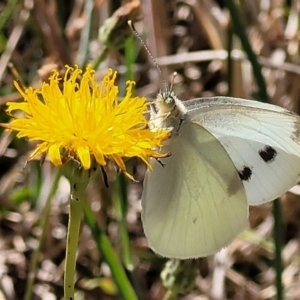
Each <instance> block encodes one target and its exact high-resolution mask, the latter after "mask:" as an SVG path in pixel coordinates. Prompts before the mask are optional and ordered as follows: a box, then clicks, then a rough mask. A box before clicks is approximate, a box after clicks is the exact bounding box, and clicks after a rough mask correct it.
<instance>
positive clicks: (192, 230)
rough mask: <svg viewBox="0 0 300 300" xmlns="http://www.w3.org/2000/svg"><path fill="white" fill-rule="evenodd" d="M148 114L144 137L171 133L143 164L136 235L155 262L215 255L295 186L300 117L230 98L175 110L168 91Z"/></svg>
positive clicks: (181, 105) (299, 156) (299, 160)
mask: <svg viewBox="0 0 300 300" xmlns="http://www.w3.org/2000/svg"><path fill="white" fill-rule="evenodd" d="M128 24H129V26H130V27H131V29H132V31H133V32H134V33H135V35H136V36H137V37H138V38H139V40H140V41H141V43H142V45H143V46H144V47H145V49H146V51H147V52H148V54H149V56H150V57H151V59H152V61H153V63H154V64H155V66H156V67H157V69H158V71H159V72H160V73H161V70H160V68H159V66H158V64H157V63H156V61H155V59H154V58H153V56H152V55H151V53H150V51H149V49H148V47H147V46H146V44H145V43H144V41H143V40H142V38H141V37H140V35H139V34H138V33H137V31H136V29H135V28H134V26H133V24H132V22H131V21H129V22H128ZM165 86H166V83H165ZM150 108H151V109H150V121H149V126H150V128H152V130H159V129H161V128H171V129H172V135H171V138H170V140H168V141H167V144H166V145H165V147H164V149H163V151H166V152H168V151H169V152H170V156H169V157H167V158H163V159H161V161H160V162H158V161H156V160H154V159H153V160H152V161H151V165H152V168H153V170H152V171H147V173H146V176H145V180H144V189H143V193H142V222H143V227H144V232H145V235H146V237H147V239H148V244H149V246H150V248H151V249H152V250H154V252H156V253H158V254H160V255H162V256H165V257H170V258H178V259H187V258H197V257H203V256H208V255H210V254H214V253H216V252H218V251H219V250H221V249H222V248H224V247H226V246H228V244H229V243H230V242H231V241H232V240H233V239H234V238H235V237H236V236H237V235H238V234H239V233H241V232H242V231H243V230H244V229H245V228H246V225H247V219H248V209H249V205H259V204H263V203H266V202H269V201H272V200H274V199H275V198H277V197H279V196H281V195H282V194H283V193H285V192H286V191H287V190H288V189H290V188H291V187H293V186H294V185H295V184H296V183H297V182H298V180H299V178H300V117H299V116H298V115H296V114H294V113H292V112H290V111H288V110H286V109H284V108H281V107H279V106H275V105H272V104H265V103H261V102H257V101H252V100H245V99H240V98H232V97H212V98H198V99H193V100H189V101H185V102H182V101H180V100H179V99H178V98H177V97H176V95H175V94H174V93H173V92H172V88H170V89H168V88H166V91H165V92H160V93H159V94H158V96H157V99H156V101H154V102H153V103H151V104H150Z"/></svg>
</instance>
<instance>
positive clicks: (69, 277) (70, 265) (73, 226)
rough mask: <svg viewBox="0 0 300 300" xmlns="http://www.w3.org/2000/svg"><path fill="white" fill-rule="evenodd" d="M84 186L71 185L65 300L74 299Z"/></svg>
mask: <svg viewBox="0 0 300 300" xmlns="http://www.w3.org/2000/svg"><path fill="white" fill-rule="evenodd" d="M85 189H86V184H83V185H82V184H81V183H80V182H79V183H73V185H72V189H71V196H70V217H69V224H68V235H67V247H66V261H65V279H64V295H65V300H73V299H74V278H75V269H76V252H77V246H78V239H79V230H80V223H81V217H82V207H81V203H82V202H83V198H84V195H85Z"/></svg>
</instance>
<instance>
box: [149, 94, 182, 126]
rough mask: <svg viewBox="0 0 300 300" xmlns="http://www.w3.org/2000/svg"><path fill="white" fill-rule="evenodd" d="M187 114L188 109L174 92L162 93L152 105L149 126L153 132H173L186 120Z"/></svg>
mask: <svg viewBox="0 0 300 300" xmlns="http://www.w3.org/2000/svg"><path fill="white" fill-rule="evenodd" d="M186 113H187V109H186V107H185V106H184V105H183V103H182V102H181V101H180V100H179V99H178V98H177V96H176V95H175V93H174V92H173V91H171V90H166V91H161V92H159V93H158V95H157V97H156V100H155V101H154V102H153V104H152V105H151V110H150V122H149V126H150V128H152V129H153V130H159V129H161V128H169V129H171V130H173V129H174V128H178V126H179V124H180V122H181V121H182V120H183V119H185V116H186Z"/></svg>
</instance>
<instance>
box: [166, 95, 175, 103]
mask: <svg viewBox="0 0 300 300" xmlns="http://www.w3.org/2000/svg"><path fill="white" fill-rule="evenodd" d="M165 103H166V104H168V105H170V106H171V105H173V104H174V103H175V99H174V98H173V97H172V96H171V95H168V96H167V97H166V98H165Z"/></svg>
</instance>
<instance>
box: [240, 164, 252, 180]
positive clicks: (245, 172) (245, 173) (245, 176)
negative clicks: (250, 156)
mask: <svg viewBox="0 0 300 300" xmlns="http://www.w3.org/2000/svg"><path fill="white" fill-rule="evenodd" d="M239 176H240V178H241V180H243V181H249V180H250V178H251V176H252V170H251V169H250V168H249V167H247V166H244V168H243V169H242V170H240V171H239Z"/></svg>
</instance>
